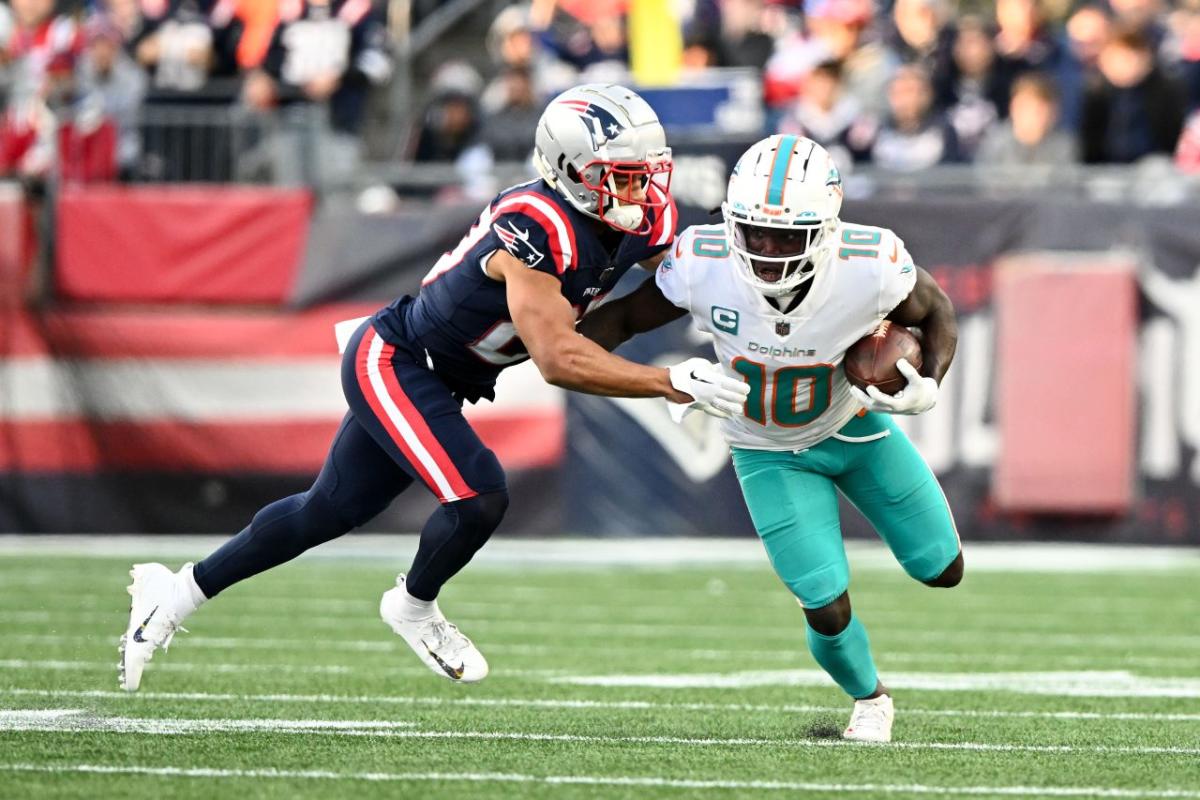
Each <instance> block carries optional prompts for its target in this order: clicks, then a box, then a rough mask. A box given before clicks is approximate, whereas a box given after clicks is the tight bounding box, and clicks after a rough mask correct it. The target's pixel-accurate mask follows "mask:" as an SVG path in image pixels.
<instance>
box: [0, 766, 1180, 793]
mask: <svg viewBox="0 0 1200 800" xmlns="http://www.w3.org/2000/svg"><path fill="white" fill-rule="evenodd" d="M0 770H2V771H6V772H32V773H49V774H66V773H76V774H98V775H148V776H154V777H167V778H210V779H211V778H243V779H267V780H270V779H282V780H317V781H366V782H388V783H390V782H410V783H415V782H422V783H425V782H436V783H446V782H459V783H518V784H520V783H528V784H542V785H549V786H614V787H641V788H648V789H693V790H695V789H714V790H731V789H742V790H753V791H782V792H815V793H827V794H851V795H862V794H870V793H876V794H925V795H936V796H951V797H953V796H964V795H971V796H978V795H983V796H988V795H1005V796H1011V797H1102V798H1153V799H1154V800H1158V799H1159V798H1162V799H1163V800H1174V799H1176V798H1178V799H1179V800H1195V798H1200V791H1194V790H1189V789H1111V788H1108V787H1103V786H929V785H926V784H902V783H813V782H807V781H803V782H802V781H738V780H703V779H679V778H660V777H656V776H646V777H642V776H635V775H525V774H520V773H511V772H334V771H330V770H282V769H218V768H213V767H133V766H123V765H119V764H0Z"/></svg>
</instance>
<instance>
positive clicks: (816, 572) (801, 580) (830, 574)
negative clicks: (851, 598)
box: [775, 564, 850, 609]
mask: <svg viewBox="0 0 1200 800" xmlns="http://www.w3.org/2000/svg"><path fill="white" fill-rule="evenodd" d="M775 567H776V570H777V571H779V572H780V575H779V577H780V579H781V580H782V581H783V583H784V585H785V586H787V587H788V589H789V590H791V593H792V594H794V595H795V596H796V599H798V600H799V601H800V605H802V606H804V608H805V609H810V608H823V607H825V606H828V605H830V604H831V603H834V602H836V601H837V600H838V598H840V597H841V596H842V595H844V594H845V593H846V589H848V588H849V587H850V574H849V572H847V570H846V568H845V567H844V566H842V565H840V564H830V565H827V566H824V567H818V568H816V569H810V570H808V571H806V572H804V573H802V574H800V575H786V574H783V572H782V571H780V570H779V565H778V564H775Z"/></svg>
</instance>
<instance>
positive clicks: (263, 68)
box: [0, 0, 392, 179]
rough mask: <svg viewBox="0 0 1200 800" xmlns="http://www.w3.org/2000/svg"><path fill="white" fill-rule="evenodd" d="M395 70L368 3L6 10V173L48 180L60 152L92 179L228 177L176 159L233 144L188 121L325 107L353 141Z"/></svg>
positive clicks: (2, 43)
mask: <svg viewBox="0 0 1200 800" xmlns="http://www.w3.org/2000/svg"><path fill="white" fill-rule="evenodd" d="M391 71H392V47H391V42H390V40H389V36H388V33H387V30H386V28H385V26H384V22H383V17H382V14H381V13H380V12H379V9H378V8H377V7H376V6H375V5H373V3H372V0H91V2H82V1H81V0H66V2H58V3H56V0H2V1H0V95H2V96H3V98H4V119H3V124H2V125H0V175H7V176H17V177H23V178H36V177H39V176H44V175H45V174H46V172H47V171H48V170H49V169H50V167H51V164H52V162H53V160H54V157H55V153H61V154H62V157H61V163H60V164H59V166H60V167H61V168H62V170H63V172H64V174H68V175H71V174H72V173H74V176H75V177H79V178H83V179H108V178H116V177H126V178H143V179H172V178H174V179H188V178H197V177H203V178H206V179H212V178H214V177H221V176H213V175H211V174H208V175H189V174H186V171H185V165H182V164H181V163H173V162H180V161H186V159H179V158H172V156H175V155H178V154H179V153H180V152H181V151H182V150H183V149H184V148H188V149H191V150H208V151H213V150H217V151H219V150H220V149H221V148H223V147H228V146H229V143H228V141H227V140H228V130H223V129H222V128H221V126H219V125H217V124H215V123H214V122H212V121H211V120H210V121H209V124H208V125H207V127H206V128H205V127H204V126H202V125H199V124H197V123H196V122H195V120H196V117H195V115H193V116H191V117H188V116H186V114H185V115H184V116H180V113H181V112H187V111H188V110H189V109H191V110H193V111H197V112H200V114H202V115H203V114H212V112H213V109H226V108H228V109H239V110H241V111H242V112H244V113H245V114H250V115H252V114H256V113H259V114H262V113H268V112H272V111H273V110H275V109H287V108H289V107H293V106H319V107H321V108H323V109H326V110H327V113H326V114H323V115H322V117H321V119H323V120H324V124H325V125H327V127H328V133H329V135H330V136H331V137H334V138H337V137H345V138H347V139H349V140H351V141H353V140H354V139H355V138H356V137H357V135H358V133H359V130H360V128H361V125H362V121H363V117H364V109H365V105H366V101H367V97H368V92H369V90H370V88H371V87H372V86H380V85H383V84H384V83H386V82H387V80H388V79H389V77H390V75H391ZM172 119H187V120H191V121H190V122H189V123H188V125H187V127H188V130H184V127H185V126H184V125H179V126H177V127H178V128H179V130H175V131H172V130H171V129H170V123H169V121H170V120H172ZM200 119H201V120H202V121H203V120H204V117H203V116H202V117H200ZM156 120H158V122H156ZM164 120H165V121H164ZM147 125H155V126H156V133H157V134H159V135H156V136H154V137H148V136H147V135H146V134H147ZM197 129H200V131H201V132H200V133H199V134H197V133H196V130H197ZM185 134H186V135H187V140H186V141H181V140H180V139H179V137H180V136H183V135H185ZM173 137H174V138H173ZM150 138H153V140H154V142H153V144H154V146H153V147H152V148H150V149H155V150H157V152H147V148H148V146H149V139H150ZM200 161H201V162H202V163H204V164H207V165H209V166H211V165H212V164H214V163H216V159H200ZM224 177H229V176H224Z"/></svg>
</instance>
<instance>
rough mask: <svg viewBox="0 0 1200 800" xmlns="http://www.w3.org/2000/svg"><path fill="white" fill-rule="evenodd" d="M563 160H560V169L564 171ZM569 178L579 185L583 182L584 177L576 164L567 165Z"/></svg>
mask: <svg viewBox="0 0 1200 800" xmlns="http://www.w3.org/2000/svg"><path fill="white" fill-rule="evenodd" d="M563 160H564V159H559V169H562V161H563ZM567 177H568V178H570V179H571V180H573V181H575V182H577V183H582V182H583V176H582V175H580V174H579V170H577V169H575V165H574V164H567Z"/></svg>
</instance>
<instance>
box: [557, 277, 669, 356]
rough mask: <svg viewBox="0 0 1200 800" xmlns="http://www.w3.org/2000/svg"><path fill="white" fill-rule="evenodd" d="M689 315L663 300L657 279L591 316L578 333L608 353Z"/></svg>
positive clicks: (587, 317) (579, 328) (650, 279)
mask: <svg viewBox="0 0 1200 800" xmlns="http://www.w3.org/2000/svg"><path fill="white" fill-rule="evenodd" d="M686 313H687V310H686V309H683V308H679V307H678V306H676V305H675V304H673V303H672V302H671V301H670V300H668V299H667V298H666V297H664V296H663V293H662V290H661V289H659V288H658V283H657V282H656V281H655V280H654V278H647V279H646V280H645V281H643V282H642V285H641V286H639V287H638V288H636V289H634V290H633V291H632V292H630V293H629V294H627V295H625V296H624V297H619V298H617V299H616V300H613V301H611V302H608V303H605V304H604V305H602V306H600V307H599V308H597V309H596V310H594V311H591V312H589V313H588V315H587V316H585V317H584V318H583V319H582V320H580V322H579V324H578V325H576V326H575V330H577V331H579V332H580V333H582V334H583V335H584V336H586V337H588V338H589V339H591V340H592V341H593V342H595V343H596V344H598V345H600V346H601V347H603V348H604V349H605V350H615V349H616V348H617V347H619V346H620V345H621V344H622V343H624V342H626V341H628V340H630V339H632V338H633V337H634V336H636V335H637V334H639V333H645V332H646V331H652V330H654V329H655V328H658V327H661V326H663V325H666V324H667V323H668V322H674V321H675V320H677V319H679V318H680V317H682V316H683V315H684V314H686Z"/></svg>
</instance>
